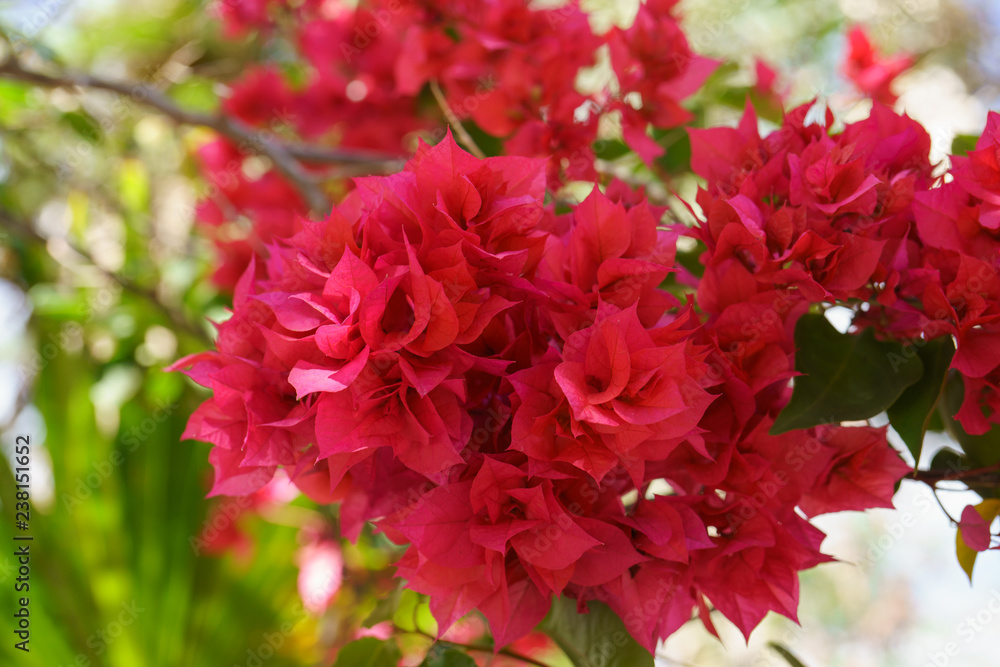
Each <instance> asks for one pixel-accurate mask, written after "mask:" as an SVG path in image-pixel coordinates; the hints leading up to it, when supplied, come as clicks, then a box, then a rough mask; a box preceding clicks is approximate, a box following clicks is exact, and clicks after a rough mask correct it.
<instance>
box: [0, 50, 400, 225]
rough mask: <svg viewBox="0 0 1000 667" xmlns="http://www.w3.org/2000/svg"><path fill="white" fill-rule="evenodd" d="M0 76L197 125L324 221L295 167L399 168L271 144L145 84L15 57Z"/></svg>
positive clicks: (375, 156) (389, 162)
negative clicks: (268, 167) (105, 96)
mask: <svg viewBox="0 0 1000 667" xmlns="http://www.w3.org/2000/svg"><path fill="white" fill-rule="evenodd" d="M0 76H2V77H4V78H7V79H15V80H18V81H25V82H27V83H31V84H34V85H36V86H40V87H43V88H72V87H79V88H90V89H95V90H105V91H108V92H112V93H116V94H118V95H120V96H123V97H127V98H128V99H130V100H132V101H133V102H138V103H140V104H143V105H145V106H147V107H151V108H153V109H156V110H157V111H159V112H161V113H163V114H165V115H166V116H168V117H170V118H171V119H173V120H174V121H175V122H177V123H180V124H184V125H198V126H201V127H207V128H210V129H213V130H215V131H216V132H218V133H219V134H221V135H222V136H224V137H226V138H227V139H229V140H231V141H233V142H234V143H236V144H237V146H238V147H239V148H240V150H246V151H250V152H253V153H256V154H258V155H263V156H265V157H267V158H269V159H270V160H271V162H272V163H273V164H274V167H275V169H277V170H278V171H279V172H280V173H281V174H282V175H283V176H284V177H285V178H286V179H288V180H289V181H290V182H291V183H292V185H294V186H295V188H296V189H297V190H298V191H299V192H300V193H301V194H302V197H303V198H304V199H305V200H306V202H308V204H309V207H310V209H312V211H313V212H314V213H317V214H321V215H326V214H327V213H328V212H329V208H330V200H329V199H328V198H327V196H326V194H325V193H324V192H323V190H322V189H321V188H320V187H319V185H318V184H317V183H316V180H315V178H314V177H313V176H312V175H311V174H310V173H309V172H308V171H306V170H305V169H304V168H303V166H302V165H301V164H300V163H299V162H298V161H297V160H302V161H304V162H313V163H326V164H350V165H361V166H366V167H370V168H372V169H373V170H383V171H385V170H390V169H392V168H394V167H396V166H398V164H399V162H400V160H399V158H397V157H395V156H387V155H383V154H379V153H375V152H371V151H346V150H337V149H323V148H318V147H315V146H307V145H302V144H290V143H283V142H279V141H275V140H273V139H270V138H267V137H266V136H264V133H263V132H262V131H259V130H255V129H253V128H251V127H250V126H248V125H245V124H244V123H242V122H241V121H239V120H236V119H232V118H228V117H226V116H223V115H221V114H204V113H198V112H194V111H188V110H186V109H183V108H181V107H180V106H178V105H177V104H175V103H174V102H173V100H171V99H170V98H169V97H167V96H166V95H164V94H163V93H161V92H160V91H158V90H156V89H155V88H153V87H152V86H150V85H148V84H146V83H135V82H128V81H113V80H111V79H105V78H103V77H100V76H96V75H93V74H87V73H82V72H65V71H64V72H62V73H60V74H53V75H50V74H43V73H41V72H36V71H32V70H27V69H24V68H23V67H22V66H21V63H20V62H19V61H18V60H17V59H16V58H15V57H13V56H11V57H8V59H7V60H6V61H5V62H4V63H2V64H0Z"/></svg>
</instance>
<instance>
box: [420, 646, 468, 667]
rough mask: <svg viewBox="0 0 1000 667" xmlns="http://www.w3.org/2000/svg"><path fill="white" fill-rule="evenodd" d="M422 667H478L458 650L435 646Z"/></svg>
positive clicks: (428, 653) (422, 663) (421, 664)
mask: <svg viewBox="0 0 1000 667" xmlns="http://www.w3.org/2000/svg"><path fill="white" fill-rule="evenodd" d="M420 667H476V661H475V660H473V659H472V658H470V657H469V656H467V655H466V654H464V653H462V652H461V651H459V650H458V649H454V648H445V647H444V646H442V645H441V644H434V645H433V646H431V650H430V651H428V652H427V657H426V658H424V661H423V662H421V663H420Z"/></svg>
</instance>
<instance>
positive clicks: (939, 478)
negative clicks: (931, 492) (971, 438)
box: [905, 463, 1000, 487]
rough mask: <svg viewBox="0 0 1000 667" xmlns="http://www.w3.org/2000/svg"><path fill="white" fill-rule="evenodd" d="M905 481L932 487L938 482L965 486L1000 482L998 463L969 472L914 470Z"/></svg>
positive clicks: (999, 464)
mask: <svg viewBox="0 0 1000 667" xmlns="http://www.w3.org/2000/svg"><path fill="white" fill-rule="evenodd" d="M905 479H915V480H917V481H918V482H924V483H925V484H928V485H930V486H932V487H933V486H934V485H936V484H937V483H938V482H962V483H964V484H965V485H966V486H972V485H973V484H976V483H977V482H978V483H988V484H996V483H998V482H1000V463H997V464H995V465H991V466H987V467H985V468H973V469H971V470H914V471H913V473H912V474H911V475H909V476H908V477H906V478H905Z"/></svg>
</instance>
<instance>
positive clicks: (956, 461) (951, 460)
mask: <svg viewBox="0 0 1000 667" xmlns="http://www.w3.org/2000/svg"><path fill="white" fill-rule="evenodd" d="M931 470H949V471H951V472H961V471H963V470H969V463H968V461H966V460H965V457H964V456H962V454H961V453H959V452H956V451H955V450H954V449H949V448H947V447H945V448H944V449H942V450H939V451H938V453H937V454H935V455H934V458H933V459H931Z"/></svg>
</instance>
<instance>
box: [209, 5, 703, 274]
mask: <svg viewBox="0 0 1000 667" xmlns="http://www.w3.org/2000/svg"><path fill="white" fill-rule="evenodd" d="M293 4H294V6H292V5H293ZM675 4H676V0H651V1H650V2H647V3H645V4H643V5H642V7H641V8H640V10H639V14H638V17H637V18H636V21H635V23H634V24H633V25H632V26H631V27H629V28H628V29H620V28H613V29H611V30H609V31H608V32H605V33H603V34H596V33H595V32H594V31H593V29H592V28H591V25H590V22H589V19H588V16H587V14H586V13H584V12H583V11H581V9H580V7H579V5H578V3H577V1H576V0H573V1H571V2H568V3H566V4H564V5H562V6H559V7H557V8H552V9H539V8H534V7H531V6H529V4H528V3H526V2H524V1H523V0H498V1H495V2H457V3H456V2H441V1H439V0H429V1H424V2H414V1H412V0H364V1H363V2H361V3H359V5H358V7H357V8H351V7H348V6H346V5H343V4H341V3H338V2H318V1H312V0H310V1H307V2H304V3H288V2H285V1H284V0H258V1H255V2H239V3H230V2H221V3H219V4H218V5H217V9H218V11H219V13H220V15H221V18H222V19H223V24H224V26H225V27H226V32H227V33H228V34H229V35H230V36H232V37H237V36H241V35H244V34H246V32H247V31H249V30H260V31H263V32H265V33H268V32H271V31H277V30H278V28H277V26H276V23H278V24H280V25H282V26H288V27H290V28H291V31H292V34H290V35H287V37H288V38H289V39H290V40H291V41H292V42H293V45H294V46H295V47H296V48H297V49H298V51H299V52H300V53H301V56H302V62H303V64H304V65H305V72H306V74H305V81H304V82H302V83H299V84H296V85H293V84H292V83H291V79H292V77H291V76H290V75H285V74H284V73H283V72H282V71H281V70H279V69H278V68H276V67H274V66H272V65H262V66H258V67H255V68H251V69H249V70H248V71H247V72H246V73H245V74H243V75H242V76H241V77H240V78H239V79H238V80H236V81H235V82H233V83H232V84H231V94H230V95H229V97H228V98H227V99H226V100H225V101H224V103H223V110H224V111H225V112H226V114H227V115H228V116H230V117H232V118H235V119H238V120H239V121H242V122H243V123H245V124H247V125H249V126H250V127H252V128H256V129H257V130H258V131H260V132H267V133H276V132H292V133H293V134H294V136H297V137H299V138H301V139H303V140H305V141H308V142H310V143H316V144H318V145H321V146H322V145H325V146H337V147H340V148H350V149H362V150H365V151H374V152H381V153H382V154H383V155H398V154H400V153H403V152H406V151H408V150H409V148H410V147H411V146H413V145H414V144H415V141H416V139H415V138H416V137H417V136H425V137H427V136H429V137H432V138H434V139H439V138H440V137H441V136H443V134H444V129H443V128H444V124H445V120H446V119H445V116H444V115H443V113H442V110H441V109H440V108H438V105H437V104H436V103H435V102H434V100H433V97H432V96H431V94H430V92H429V90H430V87H431V85H432V83H433V84H434V85H438V86H440V89H441V91H442V94H443V95H444V98H445V100H446V103H447V106H448V108H449V109H450V111H451V112H452V113H453V114H454V115H455V116H456V117H457V118H458V119H460V120H461V121H462V122H463V123H465V124H466V125H469V126H470V127H473V126H474V127H476V128H478V130H480V131H482V132H484V133H486V134H487V135H490V136H491V137H493V138H495V140H497V141H498V142H499V143H500V144H501V145H502V147H503V152H504V153H505V154H509V155H522V156H526V157H540V158H547V159H548V162H547V163H546V164H547V175H548V180H549V184H550V185H552V184H556V183H561V182H563V181H564V180H566V179H570V180H572V179H584V180H591V179H594V178H596V176H597V173H596V171H595V170H594V163H595V158H596V156H595V152H594V150H593V148H592V146H593V144H594V142H595V140H596V139H597V138H598V124H599V121H600V119H601V118H602V117H605V116H607V115H608V114H612V113H620V114H621V117H622V124H623V131H624V139H625V141H626V143H628V144H629V145H630V146H631V147H632V148H633V149H634V150H635V151H636V152H637V153H638V154H639V155H641V156H642V157H643V158H644V159H646V160H647V161H652V160H653V159H655V158H656V157H658V156H659V155H661V154H662V153H663V148H662V147H660V146H659V145H658V144H657V143H656V142H655V141H654V140H653V139H652V138H651V137H650V136H648V135H647V128H648V127H649V126H650V125H651V124H652V125H653V126H655V127H658V128H671V127H677V126H680V125H681V124H683V123H685V122H687V121H688V120H690V118H691V114H690V112H689V111H687V110H685V109H684V108H683V107H681V106H680V101H681V100H683V99H685V98H687V97H689V96H690V95H691V94H692V93H694V92H695V91H696V90H697V88H698V87H699V86H700V85H701V83H702V82H703V81H704V80H705V78H706V77H707V76H708V75H709V74H710V73H711V72H712V70H714V69H715V67H716V65H717V63H716V62H715V61H712V60H709V59H707V58H704V57H701V56H697V55H695V54H693V53H692V52H691V49H690V47H689V45H688V43H687V40H686V38H685V36H684V34H683V33H682V32H681V29H680V26H679V25H678V22H677V19H676V17H675V16H674V14H673V6H674V5H675ZM281 17H284V19H287V20H281ZM604 46H607V47H608V48H609V49H610V52H611V60H612V66H613V68H614V71H615V74H616V75H617V80H618V83H617V88H616V90H615V91H614V93H612V90H611V89H610V88H609V87H608V86H605V87H604V88H602V89H601V90H599V91H597V92H592V93H589V94H584V93H581V92H580V91H579V90H578V89H577V86H576V82H577V79H578V75H579V74H580V73H581V72H582V71H584V70H585V69H586V68H588V67H591V66H593V65H595V64H596V62H597V61H596V57H597V53H598V50H599V49H601V48H602V47H604ZM626 99H628V100H630V101H629V102H626ZM636 99H641V101H642V103H641V105H640V106H639V107H638V108H636V107H635V106H634V105H635V101H634V100H636ZM439 133H440V134H439ZM244 157H246V156H245V155H242V154H241V152H240V150H239V147H238V146H234V145H233V144H232V142H230V141H228V140H226V139H224V138H219V139H217V140H215V141H213V142H211V143H210V144H208V145H206V146H205V147H203V148H202V149H201V151H200V155H199V162H200V164H201V167H202V170H203V171H204V172H205V174H206V176H207V179H208V181H209V182H210V183H211V184H212V185H213V186H214V187H213V188H212V191H211V193H210V196H208V197H206V198H205V200H204V201H203V202H202V204H201V205H200V207H199V211H198V219H199V222H200V223H201V225H202V227H203V228H204V230H205V232H206V233H207V235H208V236H209V237H210V238H213V239H214V240H215V241H216V245H217V246H218V248H219V251H220V255H221V258H222V262H221V263H220V268H219V270H218V271H217V272H216V274H215V280H216V283H217V284H219V285H221V286H224V287H227V288H229V289H232V287H233V286H234V285H235V276H234V272H235V273H236V275H238V274H239V273H241V272H242V269H243V268H245V266H246V261H247V260H248V259H249V257H250V256H251V255H252V254H257V253H259V252H260V249H261V248H262V247H263V246H265V245H266V244H267V243H269V242H270V241H271V240H272V239H274V238H280V237H282V236H287V235H289V234H291V233H292V232H293V231H295V227H294V222H293V221H294V218H295V214H296V213H299V214H304V213H306V207H305V202H303V201H302V200H301V199H300V198H298V197H296V196H287V195H284V206H283V210H282V211H281V212H280V213H277V212H273V211H272V210H271V202H272V201H274V200H275V197H277V196H282V191H283V190H285V191H287V190H289V189H290V188H289V186H287V185H286V184H285V183H284V181H283V180H282V178H281V177H280V176H279V175H277V174H276V173H274V172H268V173H267V174H265V175H264V177H261V178H252V177H249V176H247V175H246V174H245V173H244V170H243V169H242V165H243V158H244ZM347 187H350V185H349V184H347ZM241 217H242V218H246V219H249V220H250V221H252V222H253V224H252V226H251V227H249V228H248V229H243V230H240V229H238V227H237V228H234V226H233V225H231V224H230V225H228V226H227V225H226V224H225V223H232V222H233V221H236V220H237V219H239V218H241ZM262 217H266V218H267V220H266V221H261V222H259V223H258V220H261V218H262ZM227 232H231V233H227ZM237 269H238V271H237Z"/></svg>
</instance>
